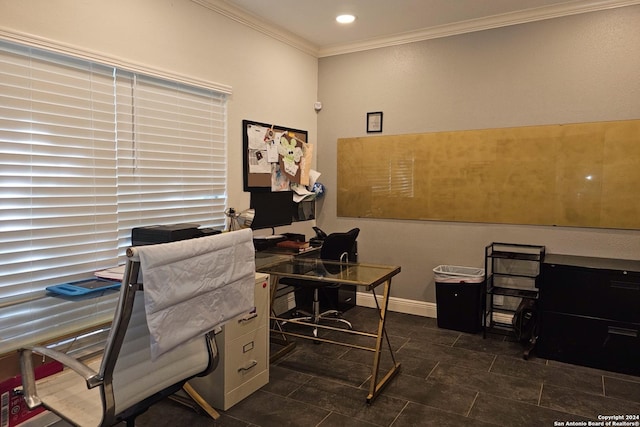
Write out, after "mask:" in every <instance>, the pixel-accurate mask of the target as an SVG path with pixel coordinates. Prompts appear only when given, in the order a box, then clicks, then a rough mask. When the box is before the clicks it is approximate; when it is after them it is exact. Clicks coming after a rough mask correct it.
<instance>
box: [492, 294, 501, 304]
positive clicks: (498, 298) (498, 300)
mask: <svg viewBox="0 0 640 427" xmlns="http://www.w3.org/2000/svg"><path fill="white" fill-rule="evenodd" d="M503 304H504V295H494V296H493V305H503Z"/></svg>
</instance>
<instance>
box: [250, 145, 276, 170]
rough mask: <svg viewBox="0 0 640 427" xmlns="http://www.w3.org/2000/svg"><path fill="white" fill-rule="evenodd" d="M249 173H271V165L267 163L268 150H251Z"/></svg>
mask: <svg viewBox="0 0 640 427" xmlns="http://www.w3.org/2000/svg"><path fill="white" fill-rule="evenodd" d="M263 145H264V144H263ZM249 172H250V173H271V164H270V163H269V162H268V161H267V151H266V150H249Z"/></svg>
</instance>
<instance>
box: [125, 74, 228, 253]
mask: <svg viewBox="0 0 640 427" xmlns="http://www.w3.org/2000/svg"><path fill="white" fill-rule="evenodd" d="M116 97H117V105H118V120H117V122H118V215H119V228H120V242H121V250H122V251H123V250H124V249H125V248H126V246H127V245H128V244H129V242H128V239H129V236H130V234H131V229H132V228H133V227H136V226H141V225H154V224H168V223H196V224H200V225H203V224H207V225H218V226H220V227H222V226H223V225H224V221H225V216H224V209H225V204H226V145H225V144H224V141H225V140H226V135H225V129H226V114H225V96H224V95H222V94H216V93H215V92H212V91H210V90H204V89H195V88H192V87H186V86H184V85H182V84H179V83H173V82H167V81H163V80H158V79H154V78H150V77H145V76H140V75H133V74H130V73H126V72H118V74H117V91H116Z"/></svg>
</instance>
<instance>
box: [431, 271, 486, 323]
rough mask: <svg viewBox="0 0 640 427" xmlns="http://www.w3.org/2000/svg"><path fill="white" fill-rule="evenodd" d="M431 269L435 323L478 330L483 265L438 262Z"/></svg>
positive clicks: (482, 285) (482, 293) (482, 287)
mask: <svg viewBox="0 0 640 427" xmlns="http://www.w3.org/2000/svg"><path fill="white" fill-rule="evenodd" d="M433 272H434V273H435V277H434V279H435V283H436V308H437V316H438V319H437V320H438V327H439V328H444V329H453V330H455V331H461V332H470V333H477V332H479V331H480V330H481V329H482V298H483V295H484V269H482V268H473V267H458V266H454V265H439V266H438V267H436V268H434V269H433Z"/></svg>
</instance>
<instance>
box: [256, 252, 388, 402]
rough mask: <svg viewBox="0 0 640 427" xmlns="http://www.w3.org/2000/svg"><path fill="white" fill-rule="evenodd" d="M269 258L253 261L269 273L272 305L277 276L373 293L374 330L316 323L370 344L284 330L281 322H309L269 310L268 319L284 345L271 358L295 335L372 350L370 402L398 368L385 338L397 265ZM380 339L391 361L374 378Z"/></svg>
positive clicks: (290, 346) (285, 349) (289, 347)
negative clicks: (371, 343)
mask: <svg viewBox="0 0 640 427" xmlns="http://www.w3.org/2000/svg"><path fill="white" fill-rule="evenodd" d="M272 261H273V262H271V263H265V264H262V265H258V264H257V265H256V271H259V272H261V273H267V274H269V275H270V277H271V303H272V305H273V301H274V298H275V295H276V290H277V288H278V282H279V281H280V279H281V278H285V277H287V278H294V279H295V278H297V279H304V280H314V281H318V282H327V283H332V284H334V283H335V284H338V285H352V286H357V287H358V288H360V289H363V290H366V291H370V292H372V293H373V296H374V301H375V302H376V307H377V308H378V310H379V312H380V316H379V321H378V330H377V333H376V334H372V333H368V332H363V331H356V330H348V329H342V328H335V327H331V326H324V325H317V327H318V328H321V329H326V330H331V331H338V332H342V333H344V334H352V335H359V336H367V337H370V338H372V339H375V346H374V347H363V346H360V345H354V344H351V343H348V342H344V341H334V340H330V339H326V338H319V337H315V336H313V335H303V334H300V333H293V332H288V331H284V330H283V329H282V328H281V327H280V325H281V322H289V323H297V324H302V325H309V323H305V322H302V321H298V320H295V319H285V318H281V317H278V316H276V315H275V314H274V312H273V310H272V316H271V320H272V321H273V322H272V323H273V325H274V327H272V329H271V332H272V333H275V334H277V335H279V336H281V337H282V338H281V341H282V342H281V343H282V344H283V345H284V347H283V348H282V349H281V350H280V351H278V352H277V353H275V354H273V355H272V356H271V360H272V361H273V360H275V359H277V358H278V357H281V356H282V355H283V354H285V353H287V352H289V351H291V350H292V349H293V347H294V346H295V343H294V342H293V341H290V340H287V336H295V337H298V338H303V339H310V340H313V341H321V342H327V343H331V344H338V345H343V346H346V347H351V348H358V349H361V350H368V351H371V352H373V363H372V367H371V380H370V383H369V394H368V395H367V403H371V402H372V401H373V400H374V399H375V398H376V397H377V396H378V395H379V394H380V392H381V390H382V388H383V387H384V386H385V385H386V384H387V383H388V382H389V381H390V380H391V378H393V376H394V375H395V374H396V373H398V371H399V369H400V363H398V362H397V361H396V360H395V356H394V352H393V349H392V348H391V344H390V342H389V338H388V336H387V332H386V329H385V320H386V313H387V306H388V303H389V293H390V290H391V278H392V277H393V276H395V275H396V274H398V273H399V272H400V267H398V266H386V265H374V264H361V263H340V262H334V261H323V260H320V259H314V258H305V257H288V258H284V259H283V258H280V259H273V260H272ZM380 285H383V293H382V298H381V300H380V301H378V298H377V296H376V293H375V289H376V288H377V287H378V286H380ZM314 326H316V325H314ZM383 341H386V343H387V347H388V349H389V352H390V354H391V358H392V361H393V366H392V367H391V368H390V369H389V371H388V372H386V374H384V376H383V377H382V378H381V379H378V376H379V368H380V356H381V351H382V343H383Z"/></svg>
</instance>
